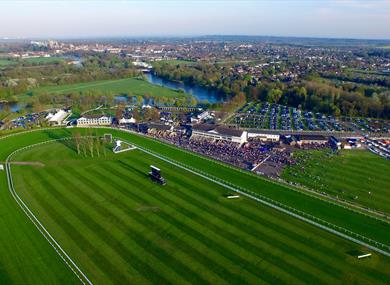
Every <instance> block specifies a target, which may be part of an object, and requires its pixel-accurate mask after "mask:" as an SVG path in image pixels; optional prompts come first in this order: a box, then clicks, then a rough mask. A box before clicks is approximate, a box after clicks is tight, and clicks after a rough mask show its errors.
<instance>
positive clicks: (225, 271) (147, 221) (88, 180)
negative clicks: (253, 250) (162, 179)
mask: <svg viewBox="0 0 390 285" xmlns="http://www.w3.org/2000/svg"><path fill="white" fill-rule="evenodd" d="M95 170H97V169H95ZM85 174H86V173H82V177H84V181H83V183H91V186H92V185H93V186H92V187H94V188H95V189H99V190H100V191H101V192H104V187H102V186H101V185H96V184H94V182H93V181H94V179H89V178H87V176H85ZM94 174H95V175H96V177H97V176H100V174H99V172H98V170H97V171H96V172H94ZM106 183H107V184H110V185H113V186H115V187H116V189H118V187H120V186H118V185H116V184H115V183H116V182H114V181H113V180H111V179H110V178H108V181H107V182H106ZM143 188H144V187H143ZM122 191H123V190H122ZM101 192H100V193H101ZM123 192H126V195H127V196H126V198H129V195H130V196H131V199H132V200H134V199H135V198H136V197H137V198H139V197H138V196H136V195H135V194H134V192H132V193H128V192H127V190H125V191H123ZM111 194H112V193H109V194H107V195H108V196H106V199H110V198H109V197H110V195H111ZM122 200H125V199H123V198H122V197H121V200H120V201H122ZM120 201H117V203H118V204H121V206H122V209H123V211H124V212H125V213H126V212H127V213H130V214H131V212H133V210H132V209H131V208H128V207H127V206H126V204H124V203H121V202H120ZM139 201H143V202H144V200H138V202H139ZM134 219H139V221H138V222H139V223H144V224H149V225H153V227H152V228H160V227H161V225H163V224H165V225H167V227H169V228H170V227H171V226H172V225H171V224H169V223H167V221H165V220H164V219H161V220H160V221H159V223H158V224H157V223H155V224H151V221H150V220H145V218H144V217H142V216H138V215H136V216H134ZM161 230H162V232H163V231H164V229H161ZM171 238H172V239H175V242H180V240H178V239H176V238H175V237H173V236H170V239H171ZM183 244H184V243H183ZM209 250H210V249H209ZM193 251H194V248H192V247H191V246H189V248H188V250H186V253H187V254H194V253H196V251H195V252H193ZM197 257H198V258H199V257H200V258H201V259H205V258H206V257H203V256H202V255H201V253H200V252H199V255H198V256H197ZM208 261H209V262H210V263H208V264H205V266H207V268H210V265H211V264H213V263H214V261H213V260H210V259H208ZM225 261H226V260H225ZM194 264H196V262H195V263H194ZM221 270H222V269H221V268H219V267H217V266H214V267H213V271H212V272H213V273H216V272H217V273H220V276H221V277H222V276H225V278H226V277H227V276H228V275H223V274H226V273H229V272H228V271H227V270H223V271H221ZM206 271H209V270H208V269H206ZM209 274H210V273H209ZM248 274H250V273H249V272H248ZM233 277H234V276H232V278H233ZM237 278H238V279H237ZM235 279H237V280H239V279H240V277H239V276H235V277H234V278H233V280H235ZM227 280H230V279H228V278H227ZM241 281H242V280H241Z"/></svg>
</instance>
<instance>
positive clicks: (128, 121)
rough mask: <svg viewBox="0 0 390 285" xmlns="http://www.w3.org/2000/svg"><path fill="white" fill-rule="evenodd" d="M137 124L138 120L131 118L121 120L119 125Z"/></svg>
mask: <svg viewBox="0 0 390 285" xmlns="http://www.w3.org/2000/svg"><path fill="white" fill-rule="evenodd" d="M136 122H137V121H136V119H134V118H133V117H131V118H130V119H125V118H122V119H120V120H119V124H135V123H136Z"/></svg>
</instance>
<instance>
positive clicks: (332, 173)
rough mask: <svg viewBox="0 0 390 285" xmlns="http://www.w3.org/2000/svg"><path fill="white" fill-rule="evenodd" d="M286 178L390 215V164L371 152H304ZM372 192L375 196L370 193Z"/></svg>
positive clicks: (285, 171)
mask: <svg viewBox="0 0 390 285" xmlns="http://www.w3.org/2000/svg"><path fill="white" fill-rule="evenodd" d="M294 155H295V156H296V159H297V160H298V164H296V165H294V166H290V167H288V168H286V169H285V170H284V172H283V174H282V177H283V178H284V179H287V180H289V181H293V182H298V183H300V184H302V185H306V186H308V187H310V188H312V189H316V190H320V191H324V192H327V193H330V194H332V195H337V196H338V197H340V198H342V199H346V200H350V201H353V202H354V203H358V204H361V205H363V206H365V207H369V208H373V209H378V210H381V211H385V212H386V213H390V195H389V194H390V176H389V173H390V162H389V161H387V160H386V159H383V158H382V157H380V156H378V155H374V154H372V153H370V152H369V151H362V150H345V151H342V152H340V154H338V155H337V154H334V153H333V152H331V151H301V152H295V153H294ZM370 193H371V194H370Z"/></svg>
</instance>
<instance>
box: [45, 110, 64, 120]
mask: <svg viewBox="0 0 390 285" xmlns="http://www.w3.org/2000/svg"><path fill="white" fill-rule="evenodd" d="M68 115H69V113H68V112H65V111H64V110H59V111H58V112H57V113H55V114H54V115H53V116H52V117H51V118H50V119H49V121H50V122H62V121H63V120H64V119H65V118H66V117H67V116H68Z"/></svg>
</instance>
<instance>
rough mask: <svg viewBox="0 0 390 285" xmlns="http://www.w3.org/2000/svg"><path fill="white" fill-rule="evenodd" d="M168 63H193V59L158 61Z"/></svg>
mask: <svg viewBox="0 0 390 285" xmlns="http://www.w3.org/2000/svg"><path fill="white" fill-rule="evenodd" d="M160 62H161V63H169V64H171V65H192V64H195V63H196V62H195V61H191V60H180V59H171V60H164V61H159V63H160Z"/></svg>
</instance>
